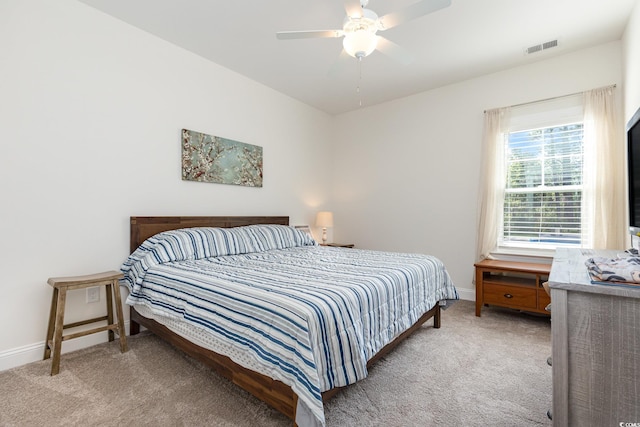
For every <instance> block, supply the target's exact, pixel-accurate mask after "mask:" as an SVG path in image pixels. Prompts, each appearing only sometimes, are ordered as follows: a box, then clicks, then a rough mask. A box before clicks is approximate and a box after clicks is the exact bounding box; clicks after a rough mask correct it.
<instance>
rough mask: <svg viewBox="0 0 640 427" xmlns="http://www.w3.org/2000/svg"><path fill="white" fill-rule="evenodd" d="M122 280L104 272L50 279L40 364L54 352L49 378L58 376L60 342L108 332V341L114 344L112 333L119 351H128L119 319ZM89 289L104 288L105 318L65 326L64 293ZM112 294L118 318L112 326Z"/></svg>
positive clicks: (65, 295) (114, 272)
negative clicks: (66, 332)
mask: <svg viewBox="0 0 640 427" xmlns="http://www.w3.org/2000/svg"><path fill="white" fill-rule="evenodd" d="M123 277H124V275H123V274H122V273H120V272H118V271H107V272H104V273H98V274H90V275H87V276H75V277H51V278H50V279H49V280H47V283H49V284H50V285H51V286H53V297H52V298H51V311H50V313H49V326H48V328H47V340H46V342H45V347H44V359H43V360H46V359H48V358H49V357H51V350H53V360H52V362H51V375H56V374H57V373H58V372H60V350H61V349H62V341H66V340H70V339H73V338H79V337H82V336H85V335H89V334H95V333H96V332H102V331H109V341H113V340H114V334H113V332H114V331H117V333H118V336H119V337H120V351H121V352H122V353H124V352H126V351H127V350H128V348H127V337H126V335H125V333H124V317H123V315H122V302H121V300H120V285H119V284H118V279H122V278H123ZM92 286H106V291H107V292H106V294H107V297H106V299H107V315H106V316H102V317H96V318H94V319H89V320H84V321H81V322H75V323H70V324H68V325H65V324H64V305H65V301H66V299H67V291H72V290H74V289H84V288H90V287H92ZM112 292H113V296H114V297H115V303H116V314H117V316H118V321H117V322H115V323H114V321H113V320H114V319H113V302H112V299H111V298H112ZM104 320H106V321H107V325H106V326H100V327H97V328H93V329H89V330H86V331H81V332H76V333H74V334H69V335H65V336H62V330H63V329H67V328H74V327H76V326H82V325H87V324H90V323H95V322H101V321H104Z"/></svg>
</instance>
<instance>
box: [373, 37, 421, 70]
mask: <svg viewBox="0 0 640 427" xmlns="http://www.w3.org/2000/svg"><path fill="white" fill-rule="evenodd" d="M377 37H378V44H377V45H376V49H378V50H379V51H380V52H382V53H384V54H385V55H387V56H388V57H390V58H392V59H394V60H396V61H398V62H399V63H401V64H402V65H409V64H411V63H412V62H413V59H414V58H413V55H411V54H410V53H409V52H408V51H407V50H405V49H403V48H401V47H400V46H398V45H397V44H395V43H394V42H392V41H391V40H389V39H386V38H384V37H381V36H377Z"/></svg>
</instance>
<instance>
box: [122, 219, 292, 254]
mask: <svg viewBox="0 0 640 427" xmlns="http://www.w3.org/2000/svg"><path fill="white" fill-rule="evenodd" d="M253 224H280V225H289V217H288V216H132V217H131V219H130V227H131V228H130V234H129V251H130V253H133V251H135V250H136V249H137V248H138V246H140V245H141V244H142V242H144V241H145V240H146V239H148V238H149V237H151V236H153V235H154V234H158V233H160V232H162V231H168V230H176V229H178V228H190V227H222V228H229V227H240V226H243V225H253Z"/></svg>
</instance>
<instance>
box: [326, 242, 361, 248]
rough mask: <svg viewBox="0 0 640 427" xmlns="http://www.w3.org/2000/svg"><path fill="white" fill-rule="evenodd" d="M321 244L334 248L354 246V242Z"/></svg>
mask: <svg viewBox="0 0 640 427" xmlns="http://www.w3.org/2000/svg"><path fill="white" fill-rule="evenodd" d="M320 246H331V247H334V248H353V247H354V246H355V245H354V244H353V243H320Z"/></svg>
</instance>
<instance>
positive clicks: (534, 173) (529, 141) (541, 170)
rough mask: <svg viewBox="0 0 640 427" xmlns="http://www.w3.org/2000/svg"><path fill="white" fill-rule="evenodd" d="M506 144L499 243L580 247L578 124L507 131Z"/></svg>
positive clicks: (580, 138) (580, 139) (580, 129)
mask: <svg viewBox="0 0 640 427" xmlns="http://www.w3.org/2000/svg"><path fill="white" fill-rule="evenodd" d="M505 144H506V146H505V149H504V165H505V168H504V170H505V172H506V181H505V192H504V204H503V212H502V233H501V236H499V244H500V245H505V246H529V247H545V246H553V247H555V246H565V245H580V243H581V238H582V226H581V223H582V222H581V218H582V215H581V206H582V193H583V188H582V165H583V125H582V123H581V122H574V123H568V124H561V125H556V126H547V127H541V128H536V129H530V130H524V131H515V132H509V133H508V134H507V135H506V138H505Z"/></svg>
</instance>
